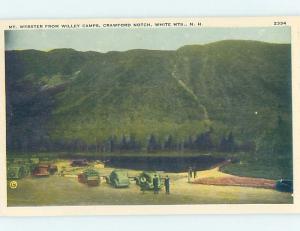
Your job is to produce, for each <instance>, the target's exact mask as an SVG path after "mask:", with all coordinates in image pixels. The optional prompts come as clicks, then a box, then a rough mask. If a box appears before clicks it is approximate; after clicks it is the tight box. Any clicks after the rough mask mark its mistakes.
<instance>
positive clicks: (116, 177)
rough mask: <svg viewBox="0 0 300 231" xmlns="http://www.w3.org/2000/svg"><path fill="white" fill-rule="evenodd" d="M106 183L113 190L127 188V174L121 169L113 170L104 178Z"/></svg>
mask: <svg viewBox="0 0 300 231" xmlns="http://www.w3.org/2000/svg"><path fill="white" fill-rule="evenodd" d="M106 182H107V183H108V184H110V185H112V186H114V187H115V188H123V187H128V186H129V178H128V172H127V171H125V170H121V169H115V170H113V171H112V172H111V174H110V175H109V176H108V177H106Z"/></svg>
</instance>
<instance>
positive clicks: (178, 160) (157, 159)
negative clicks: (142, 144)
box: [106, 155, 225, 172]
mask: <svg viewBox="0 0 300 231" xmlns="http://www.w3.org/2000/svg"><path fill="white" fill-rule="evenodd" d="M223 161H225V158H223V157H213V156H210V155H201V156H192V157H191V156H187V157H185V156H180V157H178V156H176V157H170V156H141V157H138V156H134V157H133V156H112V157H109V158H108V159H106V165H107V166H109V167H113V168H128V169H134V170H146V171H166V172H184V171H187V170H188V168H189V167H192V168H193V169H196V170H199V171H200V170H206V169H209V168H211V167H213V166H215V165H217V164H218V163H221V162H223Z"/></svg>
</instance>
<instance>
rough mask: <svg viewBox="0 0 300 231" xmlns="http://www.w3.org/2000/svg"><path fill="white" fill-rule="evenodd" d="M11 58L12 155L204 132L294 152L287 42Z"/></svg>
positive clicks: (28, 53)
mask: <svg viewBox="0 0 300 231" xmlns="http://www.w3.org/2000/svg"><path fill="white" fill-rule="evenodd" d="M5 58H6V96H7V144H8V148H9V149H11V150H28V149H32V148H38V149H41V148H43V149H46V150H48V149H52V148H53V147H54V146H55V147H57V146H59V147H61V148H65V147H66V146H68V145H69V146H71V147H73V148H74V147H77V146H78V147H81V146H84V145H85V146H87V148H88V147H90V148H93V150H94V149H95V148H96V150H97V148H99V147H102V150H103V147H105V144H106V143H107V141H109V143H110V146H111V145H112V142H113V140H114V142H116V140H118V141H119V140H122V139H123V140H127V142H128V143H130V141H132V140H133V139H134V141H135V142H136V143H138V144H139V147H142V148H145V147H146V146H147V142H148V141H149V137H151V136H152V137H153V139H154V137H155V139H156V142H157V143H161V144H163V143H164V142H166V140H167V139H170V137H172V139H173V142H174V143H176V144H178V145H181V146H182V147H183V145H184V143H187V142H188V140H192V141H193V142H195V140H197V139H198V138H199V136H200V137H202V138H201V139H202V141H203V137H207V134H209V139H211V141H210V142H212V143H213V146H214V147H216V146H218V145H219V143H220V141H221V140H222V139H223V140H224V139H226V137H227V136H228V137H229V134H230V136H231V137H232V136H234V139H235V142H236V144H237V145H240V146H241V145H243V144H252V146H255V147H256V149H257V150H258V149H262V150H270V147H271V149H272V148H275V146H276V145H277V144H278V143H280V144H281V145H279V146H280V147H278V148H276V150H280V151H287V152H290V150H291V47H290V45H289V44H270V43H263V42H256V41H239V40H232V41H231V40H230V41H229V40H228V41H220V42H215V43H210V44H207V45H188V46H184V47H181V48H179V49H178V50H175V51H160V50H142V49H141V50H129V51H125V52H115V51H112V52H108V53H98V52H79V51H75V50H72V49H56V50H52V51H49V52H43V51H36V50H24V51H6V57H5ZM201 134H202V136H201ZM203 134H206V136H205V135H203ZM197 137H198V138H197ZM153 139H152V141H153ZM199 139H200V138H199ZM228 139H229V138H228ZM231 139H232V138H231ZM150 140H151V138H150ZM206 140H207V139H206ZM202 141H201V142H202ZM275 141H276V142H275ZM199 142H200V141H199ZM275 143H277V144H275ZM54 144H55V145H54ZM110 150H111V147H110ZM272 150H273V149H272Z"/></svg>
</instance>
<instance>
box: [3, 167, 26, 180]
mask: <svg viewBox="0 0 300 231" xmlns="http://www.w3.org/2000/svg"><path fill="white" fill-rule="evenodd" d="M26 175H27V171H26V169H25V168H24V166H22V165H17V164H11V165H9V166H8V168H7V179H21V178H23V177H25V176H26Z"/></svg>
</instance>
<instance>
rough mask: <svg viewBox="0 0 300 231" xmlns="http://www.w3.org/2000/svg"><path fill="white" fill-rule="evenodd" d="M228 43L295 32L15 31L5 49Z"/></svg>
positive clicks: (285, 37)
mask: <svg viewBox="0 0 300 231" xmlns="http://www.w3.org/2000/svg"><path fill="white" fill-rule="evenodd" d="M227 39H239V40H257V41H264V42H271V43H291V31H290V28H289V27H257V28H256V27H251V28H180V27H176V28H135V29H132V28H131V29H129V28H117V29H114V28H109V29H69V30H63V29H60V30H45V29H43V30H14V31H6V33H5V49H6V50H24V49H36V50H44V51H48V50H51V49H57V48H73V49H75V50H79V51H89V50H90V51H99V52H107V51H125V50H130V49H151V50H176V49H178V48H179V47H181V46H184V45H191V44H207V43H210V42H215V41H220V40H227Z"/></svg>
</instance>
